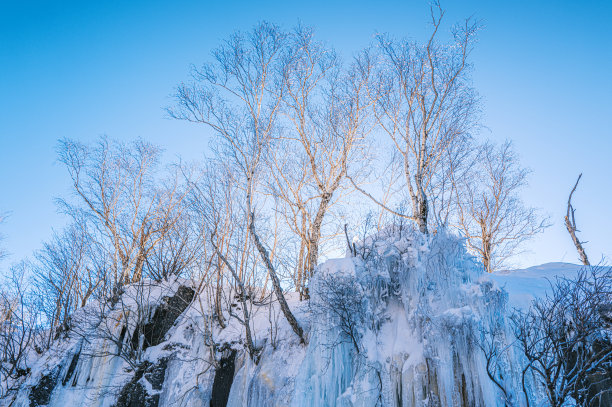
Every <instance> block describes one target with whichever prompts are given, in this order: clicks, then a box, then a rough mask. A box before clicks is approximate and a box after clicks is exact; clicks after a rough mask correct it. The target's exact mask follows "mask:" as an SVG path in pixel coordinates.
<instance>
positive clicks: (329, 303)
mask: <svg viewBox="0 0 612 407" xmlns="http://www.w3.org/2000/svg"><path fill="white" fill-rule="evenodd" d="M356 249H357V252H358V256H356V257H350V258H346V259H338V260H330V261H327V262H326V263H324V264H322V265H321V266H320V267H319V269H318V271H317V273H316V275H315V278H314V279H313V280H312V281H311V285H310V293H311V299H310V301H302V302H300V301H299V300H298V299H297V298H296V297H293V296H292V295H291V294H288V300H289V304H290V305H291V307H292V309H293V311H294V312H295V314H296V317H297V319H298V320H299V321H300V324H301V325H302V326H303V327H304V328H305V331H306V332H307V333H308V345H306V346H305V345H302V344H300V343H299V339H298V338H297V337H296V336H295V335H294V334H293V332H292V330H291V328H290V327H289V325H288V324H287V323H286V321H285V320H284V319H283V316H282V313H281V312H280V310H279V307H278V306H277V304H275V303H274V302H272V304H270V305H269V304H260V305H258V304H253V306H252V309H251V310H250V312H251V316H252V329H253V333H254V335H253V336H254V338H255V343H256V345H257V347H258V348H259V349H260V353H259V355H258V358H257V359H256V360H257V363H255V362H254V361H253V360H252V359H251V358H250V357H249V356H248V355H247V354H246V352H245V347H244V345H243V344H244V338H243V336H244V328H243V327H242V325H240V322H239V321H238V320H237V319H236V318H233V317H230V316H229V315H226V320H227V321H228V325H227V326H226V327H225V328H223V329H221V328H220V327H219V326H218V325H216V323H215V318H214V307H213V305H212V304H210V303H208V302H207V297H206V294H205V293H203V294H201V295H199V296H198V295H196V294H195V290H194V289H193V288H192V285H191V284H190V283H188V282H187V281H174V282H172V283H168V284H167V285H165V286H163V287H157V286H155V285H151V287H150V288H148V290H149V291H147V292H146V293H144V294H146V295H144V294H143V291H142V289H141V288H134V289H133V290H132V291H130V290H127V291H126V293H125V294H124V296H125V297H126V298H128V299H129V298H147V299H148V302H146V305H147V306H146V307H144V308H143V307H141V308H142V309H144V310H145V311H146V312H144V311H143V312H141V314H142V315H140V317H139V318H136V317H135V315H136V313H135V312H134V311H133V309H132V308H130V307H131V305H130V304H131V303H130V301H129V300H128V299H125V298H124V299H123V308H121V309H120V308H119V307H117V308H116V309H113V310H110V311H108V312H107V313H106V314H104V317H103V318H102V319H100V320H97V321H96V320H93V322H92V321H90V322H89V325H87V324H85V323H84V322H82V324H84V325H86V326H87V329H85V328H83V329H81V331H80V333H79V334H77V330H75V331H74V332H70V333H69V335H68V339H65V340H63V341H58V342H57V344H56V346H54V348H52V349H51V350H50V351H49V352H47V354H45V355H43V356H42V357H41V358H40V360H38V362H37V363H36V364H35V365H34V366H33V368H32V371H31V373H30V375H29V376H28V378H27V379H26V380H25V381H24V382H23V383H21V387H20V391H19V392H18V394H17V397H16V398H15V400H14V402H13V403H12V405H13V406H28V405H30V406H39V405H49V406H58V407H64V406H67V405H68V406H70V405H84V406H118V407H127V406H130V407H155V406H159V407H161V406H188V407H196V406H202V407H204V406H215V407H216V406H232V407H239V406H252V407H264V406H266V407H267V406H279V407H280V406H283V407H284V406H293V407H301V406H309V407H310V406H343V407H349V406H350V407H365V406H391V407H425V406H428V407H429V406H432V407H433V406H456V407H463V406H470V407H472V406H499V407H502V406H505V405H513V406H514V405H516V406H521V405H525V403H524V401H523V400H524V399H523V398H522V387H521V382H520V376H519V372H520V369H521V366H522V365H521V363H522V361H521V357H520V355H518V354H515V353H514V350H512V348H511V349H510V350H509V351H508V352H507V354H506V355H505V357H504V358H503V360H502V363H501V365H500V369H502V370H503V375H502V379H501V380H502V385H503V386H504V387H505V388H506V389H507V391H508V396H507V397H506V398H504V396H503V394H502V393H501V391H500V390H499V389H498V388H497V387H496V386H495V385H494V384H493V382H492V381H491V380H490V379H489V378H488V375H487V370H486V360H485V359H484V356H483V353H482V351H481V349H480V348H479V347H478V343H479V340H480V339H481V338H482V335H483V333H484V332H491V331H495V332H498V333H499V338H498V340H499V342H500V346H502V347H504V346H506V345H507V344H508V343H510V342H511V340H512V338H511V332H510V330H509V327H508V325H507V318H506V317H505V315H506V314H505V312H506V304H507V300H508V296H507V293H506V292H505V291H504V290H503V289H501V288H500V287H499V286H498V285H496V283H495V282H494V281H493V280H491V279H490V278H489V277H488V276H485V275H483V273H482V272H481V271H480V266H479V265H478V264H475V263H474V260H473V259H472V258H471V257H470V256H469V255H468V254H467V253H466V251H465V249H464V246H463V244H462V242H461V241H460V240H458V239H457V238H455V237H453V236H450V235H446V234H444V233H438V234H437V235H435V236H423V235H421V234H419V233H418V232H414V231H410V230H403V231H402V230H400V231H398V230H394V229H390V230H387V231H384V232H381V233H380V234H379V235H377V236H374V237H372V238H371V239H370V240H368V241H366V242H363V243H362V244H361V245H360V246H357V247H356ZM130 295H132V297H129V296H130ZM228 298H231V297H229V295H228ZM120 302H121V301H120ZM139 304H140V303H139ZM141 305H142V304H141ZM126 309H127V310H130V312H126V311H125V310H126ZM77 320H78V318H77ZM81 320H82V321H89V320H88V319H87V318H81ZM75 324H76V323H75ZM83 332H86V333H87V335H84V334H83ZM100 332H103V333H104V335H102V334H100ZM602 383H604V382H602ZM526 388H527V390H528V391H529V392H531V394H532V395H533V397H534V400H538V402H541V401H542V400H541V399H538V398H537V397H538V391H537V388H536V387H535V385H534V383H532V382H527V383H526ZM11 401H12V400H10V401H8V402H6V403H5V404H6V405H9V404H10V403H11ZM3 402H4V401H3ZM540 404H541V403H540ZM540 404H538V405H540Z"/></svg>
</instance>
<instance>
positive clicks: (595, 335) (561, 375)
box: [512, 267, 612, 407]
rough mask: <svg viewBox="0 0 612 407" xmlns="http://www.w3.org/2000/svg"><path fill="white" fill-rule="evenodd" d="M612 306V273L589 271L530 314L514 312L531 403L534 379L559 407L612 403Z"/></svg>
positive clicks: (560, 286)
mask: <svg viewBox="0 0 612 407" xmlns="http://www.w3.org/2000/svg"><path fill="white" fill-rule="evenodd" d="M610 304H612V271H611V270H610V268H608V267H586V268H583V269H581V271H580V272H579V273H578V275H577V276H576V277H575V278H571V279H569V278H559V279H558V280H557V281H555V282H553V283H551V291H550V293H549V294H548V295H547V296H546V297H545V298H541V299H537V300H535V301H534V303H533V305H532V307H531V308H530V309H529V311H526V312H521V311H516V312H515V313H514V315H513V316H512V322H513V325H514V329H515V334H516V338H517V340H518V346H519V347H520V349H521V351H522V352H523V354H524V355H525V358H526V360H527V364H526V366H525V368H524V370H523V391H524V394H525V398H526V401H527V403H528V404H529V402H530V400H529V392H528V391H527V385H526V383H525V381H526V377H527V376H528V375H533V377H534V378H535V382H536V385H537V386H542V387H543V389H544V390H545V394H546V397H547V400H548V402H549V403H550V405H551V406H553V407H557V406H562V405H564V403H566V402H567V401H568V400H570V399H573V401H574V402H576V403H577V404H578V405H581V406H598V405H607V404H609V403H610V401H612V342H611V335H610V332H611V330H612V323H611V320H610Z"/></svg>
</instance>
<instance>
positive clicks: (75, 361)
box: [62, 349, 81, 386]
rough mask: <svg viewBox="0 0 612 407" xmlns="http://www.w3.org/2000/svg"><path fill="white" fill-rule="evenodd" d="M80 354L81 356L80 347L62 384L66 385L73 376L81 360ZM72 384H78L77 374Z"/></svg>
mask: <svg viewBox="0 0 612 407" xmlns="http://www.w3.org/2000/svg"><path fill="white" fill-rule="evenodd" d="M79 356H81V350H80V349H79V350H78V352H77V353H75V354H74V355H73V356H72V360H71V361H70V365H69V366H68V371H67V372H66V376H64V380H62V386H65V385H66V383H68V380H70V378H71V377H72V374H73V373H74V371H75V369H76V367H77V363H78V362H79ZM72 385H73V386H75V385H76V376H75V380H74V381H73V382H72Z"/></svg>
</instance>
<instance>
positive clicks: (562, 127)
mask: <svg viewBox="0 0 612 407" xmlns="http://www.w3.org/2000/svg"><path fill="white" fill-rule="evenodd" d="M442 5H443V6H444V7H445V8H446V9H447V16H446V22H447V23H450V22H455V21H459V20H460V19H461V18H463V17H467V16H471V15H473V16H475V17H477V18H479V19H482V20H483V21H484V24H485V29H484V30H483V31H481V33H480V36H479V43H478V45H477V48H476V50H475V51H474V54H473V62H474V65H475V71H474V82H475V86H476V88H477V89H478V91H479V93H480V95H481V96H482V97H483V100H484V125H485V126H487V128H488V130H487V132H488V133H489V134H488V135H489V137H490V138H492V139H496V140H500V141H501V140H504V139H506V138H510V139H512V140H514V143H515V146H516V148H517V150H518V152H519V154H520V156H521V159H522V163H523V164H524V165H525V166H527V167H529V168H531V169H532V170H533V174H532V176H531V180H530V185H529V187H528V188H527V190H526V191H525V194H524V200H525V201H526V202H527V203H528V204H529V205H533V206H537V207H539V208H542V209H543V211H545V212H546V213H548V214H550V216H551V219H552V221H553V222H554V225H553V226H552V227H551V228H549V229H548V230H547V232H545V233H544V234H542V235H540V236H538V237H537V238H536V239H535V240H534V241H533V242H532V243H530V245H529V248H530V250H531V252H530V253H527V254H525V255H522V256H521V257H519V258H517V260H516V261H517V263H518V265H520V266H530V265H534V264H540V263H544V262H549V261H568V262H576V261H577V256H576V252H575V250H574V248H573V246H572V244H571V241H570V239H569V236H568V235H567V232H566V231H565V230H564V226H563V216H564V213H565V205H566V200H567V194H568V192H569V189H570V188H571V186H572V184H573V182H574V181H575V178H576V176H577V175H578V173H580V172H583V173H584V176H583V180H582V181H581V184H580V187H579V189H578V191H577V193H576V195H575V200H574V203H575V207H576V208H577V213H576V216H577V221H578V225H579V228H580V230H581V233H580V236H581V237H583V238H584V239H586V240H588V241H589V243H588V244H587V246H586V249H587V252H588V254H589V255H590V257H591V259H592V261H593V262H596V261H598V260H600V259H601V256H602V255H607V256H612V237H611V233H610V231H611V230H612V216H610V215H611V212H612V211H611V210H610V207H611V206H612V130H611V127H610V121H611V120H612V103H611V102H610V95H611V94H612V23H610V21H612V2H611V1H609V0H607V1H603V0H602V1H572V2H566V1H559V0H557V1H523V0H515V1H488V0H481V1H476V0H471V1H450V0H447V1H445V2H443V4H442ZM262 19H265V20H268V21H271V22H274V23H277V24H280V25H282V26H285V27H291V26H292V25H294V24H295V23H297V22H298V21H301V22H303V23H304V24H307V25H312V26H314V27H316V29H317V32H318V34H319V37H320V38H322V39H323V40H326V41H328V42H329V43H330V44H332V45H334V46H335V47H336V48H337V49H338V50H340V51H342V52H343V53H344V54H345V55H347V56H350V54H351V53H352V52H354V51H356V50H358V49H360V48H361V47H363V46H365V45H367V44H368V43H369V42H370V41H371V38H372V35H373V34H374V33H376V32H388V33H391V34H394V35H397V36H410V37H415V38H417V39H418V38H423V36H424V33H426V31H427V29H428V25H427V22H428V6H427V3H426V1H422V0H419V1H414V0H410V1H368V2H366V1H358V0H353V1H332V0H327V1H319V0H316V1H315V0H312V1H301V2H292V1H276V2H266V1H244V2H239V1H180V0H176V1H165V2H158V1H96V2H93V1H59V0H56V1H28V0H15V1H12V0H0V212H10V216H9V218H8V220H7V221H6V223H5V224H3V225H0V233H2V234H3V235H4V236H5V240H4V242H2V245H3V246H4V247H5V248H6V249H7V250H8V251H9V252H11V253H12V255H11V257H10V258H9V260H8V262H12V261H17V260H19V259H20V258H22V257H24V256H27V255H29V254H30V253H31V252H32V251H33V250H35V249H38V248H39V247H40V246H41V243H42V241H44V240H46V239H48V238H49V236H50V234H51V231H52V228H60V227H61V226H62V224H63V223H64V221H65V219H63V218H62V217H61V216H60V215H58V214H57V213H56V208H55V205H54V201H53V200H54V197H57V196H61V195H64V194H66V193H67V191H68V182H67V181H68V180H67V174H66V172H65V171H64V169H63V168H62V167H61V166H60V165H59V164H58V163H57V162H56V152H55V146H56V142H57V140H58V139H59V138H62V137H70V138H75V139H80V140H93V139H95V138H96V137H97V136H99V135H102V134H106V135H108V136H109V137H111V138H117V139H123V140H130V139H134V138H136V137H143V138H145V139H147V140H150V141H152V142H154V143H156V144H159V145H162V146H164V147H165V148H166V151H167V154H168V155H170V156H175V155H181V156H182V157H184V158H187V159H193V158H196V157H198V156H199V155H201V154H202V153H203V152H204V150H205V149H206V146H207V143H208V141H207V139H206V137H205V135H204V134H203V133H202V128H201V127H199V126H192V125H189V124H187V123H183V122H178V121H172V120H168V119H166V118H165V115H164V112H163V110H162V108H163V107H164V106H166V105H168V104H169V103H170V100H169V97H168V95H169V94H170V93H171V92H172V89H173V87H174V86H175V85H176V84H178V83H179V82H180V81H182V80H185V79H187V78H188V71H189V65H190V64H192V63H195V64H200V63H202V62H203V61H205V60H207V59H208V55H209V52H210V50H211V49H212V48H214V47H215V46H216V45H217V44H218V43H219V40H221V39H224V38H225V37H227V35H228V34H229V33H230V32H232V31H233V30H235V29H248V28H250V27H251V26H252V25H254V24H255V23H256V22H258V21H259V20H262Z"/></svg>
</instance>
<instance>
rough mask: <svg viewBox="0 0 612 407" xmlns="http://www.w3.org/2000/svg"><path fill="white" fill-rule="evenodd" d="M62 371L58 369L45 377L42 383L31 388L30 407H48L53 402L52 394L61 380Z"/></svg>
mask: <svg viewBox="0 0 612 407" xmlns="http://www.w3.org/2000/svg"><path fill="white" fill-rule="evenodd" d="M59 373H60V369H59V367H56V368H55V369H53V370H52V371H51V372H49V373H48V374H46V375H43V376H42V377H41V378H40V381H39V382H38V383H37V384H36V385H35V386H33V387H32V388H31V390H30V394H29V397H28V398H29V400H30V407H35V406H46V405H47V404H49V401H50V400H51V393H53V390H54V389H55V386H56V385H57V382H58V378H59Z"/></svg>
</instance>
